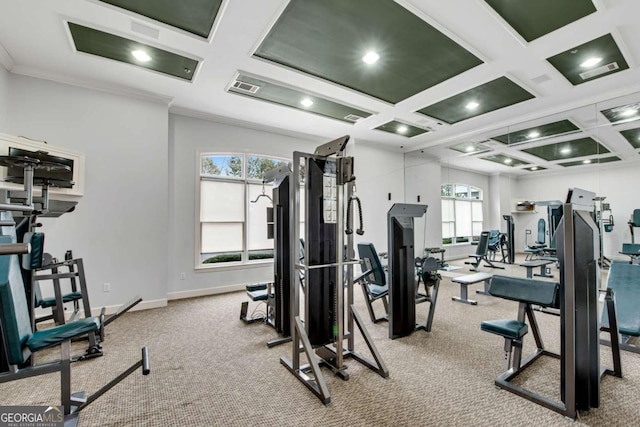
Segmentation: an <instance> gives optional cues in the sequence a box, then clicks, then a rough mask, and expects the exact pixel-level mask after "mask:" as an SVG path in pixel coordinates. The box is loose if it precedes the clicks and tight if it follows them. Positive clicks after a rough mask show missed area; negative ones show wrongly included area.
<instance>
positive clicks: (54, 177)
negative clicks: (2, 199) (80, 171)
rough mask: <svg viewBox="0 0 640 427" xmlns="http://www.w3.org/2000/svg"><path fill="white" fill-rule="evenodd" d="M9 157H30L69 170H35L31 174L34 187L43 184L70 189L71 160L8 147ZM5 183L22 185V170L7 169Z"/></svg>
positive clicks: (71, 182) (18, 168)
mask: <svg viewBox="0 0 640 427" xmlns="http://www.w3.org/2000/svg"><path fill="white" fill-rule="evenodd" d="M9 156H19V157H30V158H33V159H38V160H40V161H41V162H49V163H61V164H63V165H65V166H68V167H69V169H68V170H67V169H55V168H53V169H49V168H37V167H36V168H35V169H34V172H33V183H34V185H42V184H44V183H45V182H46V183H48V185H50V186H52V187H60V188H72V187H73V185H74V182H73V160H72V159H67V158H64V157H58V156H52V155H51V154H48V153H46V152H44V151H29V150H23V149H21V148H15V147H9ZM5 181H7V182H13V183H16V184H24V170H23V169H22V168H21V167H18V166H11V167H8V168H7V176H6V178H5Z"/></svg>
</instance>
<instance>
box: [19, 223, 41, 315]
mask: <svg viewBox="0 0 640 427" xmlns="http://www.w3.org/2000/svg"><path fill="white" fill-rule="evenodd" d="M22 241H23V243H29V244H30V245H31V252H30V253H28V254H24V255H22V269H23V270H26V271H31V270H34V269H36V268H40V267H42V258H43V256H44V233H35V232H32V231H29V232H27V233H25V234H24V238H23V239H22ZM33 295H34V299H35V306H36V307H38V306H39V305H40V302H41V301H42V291H41V290H40V285H39V283H38V281H37V280H36V281H34V282H33Z"/></svg>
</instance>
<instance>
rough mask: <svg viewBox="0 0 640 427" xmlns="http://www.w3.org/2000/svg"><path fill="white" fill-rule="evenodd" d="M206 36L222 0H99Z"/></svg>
mask: <svg viewBox="0 0 640 427" xmlns="http://www.w3.org/2000/svg"><path fill="white" fill-rule="evenodd" d="M100 1H102V2H104V3H109V4H111V5H114V6H117V7H121V8H123V9H126V10H129V11H131V12H134V13H137V14H139V15H143V16H146V17H147V18H151V19H153V20H156V21H159V22H162V23H164V24H167V25H171V26H172V27H176V28H180V29H181V30H185V31H188V32H190V33H192V34H195V35H197V36H200V37H204V38H208V37H209V33H210V32H211V28H212V27H213V22H214V21H215V19H216V15H217V14H218V11H219V10H220V4H221V3H222V0H100Z"/></svg>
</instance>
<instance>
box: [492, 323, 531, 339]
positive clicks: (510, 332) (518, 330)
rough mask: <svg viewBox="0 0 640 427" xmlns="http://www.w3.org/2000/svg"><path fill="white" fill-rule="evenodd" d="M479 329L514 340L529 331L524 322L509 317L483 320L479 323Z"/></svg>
mask: <svg viewBox="0 0 640 427" xmlns="http://www.w3.org/2000/svg"><path fill="white" fill-rule="evenodd" d="M480 329H481V330H483V331H485V332H491V333H492V334H496V335H501V336H503V337H505V338H511V339H514V340H517V339H519V338H522V337H523V336H524V335H526V333H527V332H529V327H528V326H527V324H526V323H524V322H519V321H517V320H511V319H499V320H485V321H484V322H482V323H481V324H480Z"/></svg>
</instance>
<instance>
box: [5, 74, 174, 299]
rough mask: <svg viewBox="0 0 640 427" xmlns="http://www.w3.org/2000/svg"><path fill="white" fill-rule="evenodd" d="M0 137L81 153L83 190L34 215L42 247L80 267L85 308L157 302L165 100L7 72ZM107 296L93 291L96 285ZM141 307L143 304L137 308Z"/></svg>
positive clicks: (163, 248)
mask: <svg viewBox="0 0 640 427" xmlns="http://www.w3.org/2000/svg"><path fill="white" fill-rule="evenodd" d="M9 79H10V90H9V108H8V122H7V126H6V129H4V130H5V131H6V133H8V134H13V135H23V136H26V137H29V138H33V139H38V140H46V141H48V143H49V144H51V145H55V146H59V147H65V148H69V149H72V150H76V151H80V152H83V153H84V154H85V156H86V166H85V195H84V197H82V198H81V199H80V201H79V203H78V206H77V207H76V210H75V211H74V212H72V213H69V214H65V215H63V216H61V217H60V218H56V219H43V220H42V222H43V223H44V227H43V231H44V232H45V233H46V240H45V250H46V251H47V252H50V253H52V255H54V256H57V257H63V256H64V252H65V250H67V249H72V250H73V253H74V256H76V257H81V258H83V260H84V263H85V270H86V275H87V279H88V286H89V294H90V296H91V305H92V306H94V307H98V306H105V305H106V306H109V305H119V304H121V303H123V302H125V301H127V300H129V299H130V298H131V297H132V296H133V295H135V294H139V295H140V296H141V297H142V298H143V299H144V300H145V303H146V306H147V307H149V306H153V305H163V304H165V303H166V291H167V271H168V267H167V261H168V240H167V239H168V233H167V230H168V228H169V221H168V214H167V211H168V196H167V184H168V159H167V156H168V145H167V134H168V130H167V106H166V105H164V104H161V103H157V102H150V101H145V100H140V99H137V98H131V97H125V96H120V95H113V94H108V93H105V92H99V91H94V90H89V89H84V88H80V87H76V86H69V85H65V84H59V83H54V82H50V81H45V80H40V79H34V78H30V77H24V76H19V75H10V76H9ZM104 283H110V284H111V292H109V293H105V292H103V284H104ZM145 303H143V304H145Z"/></svg>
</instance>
